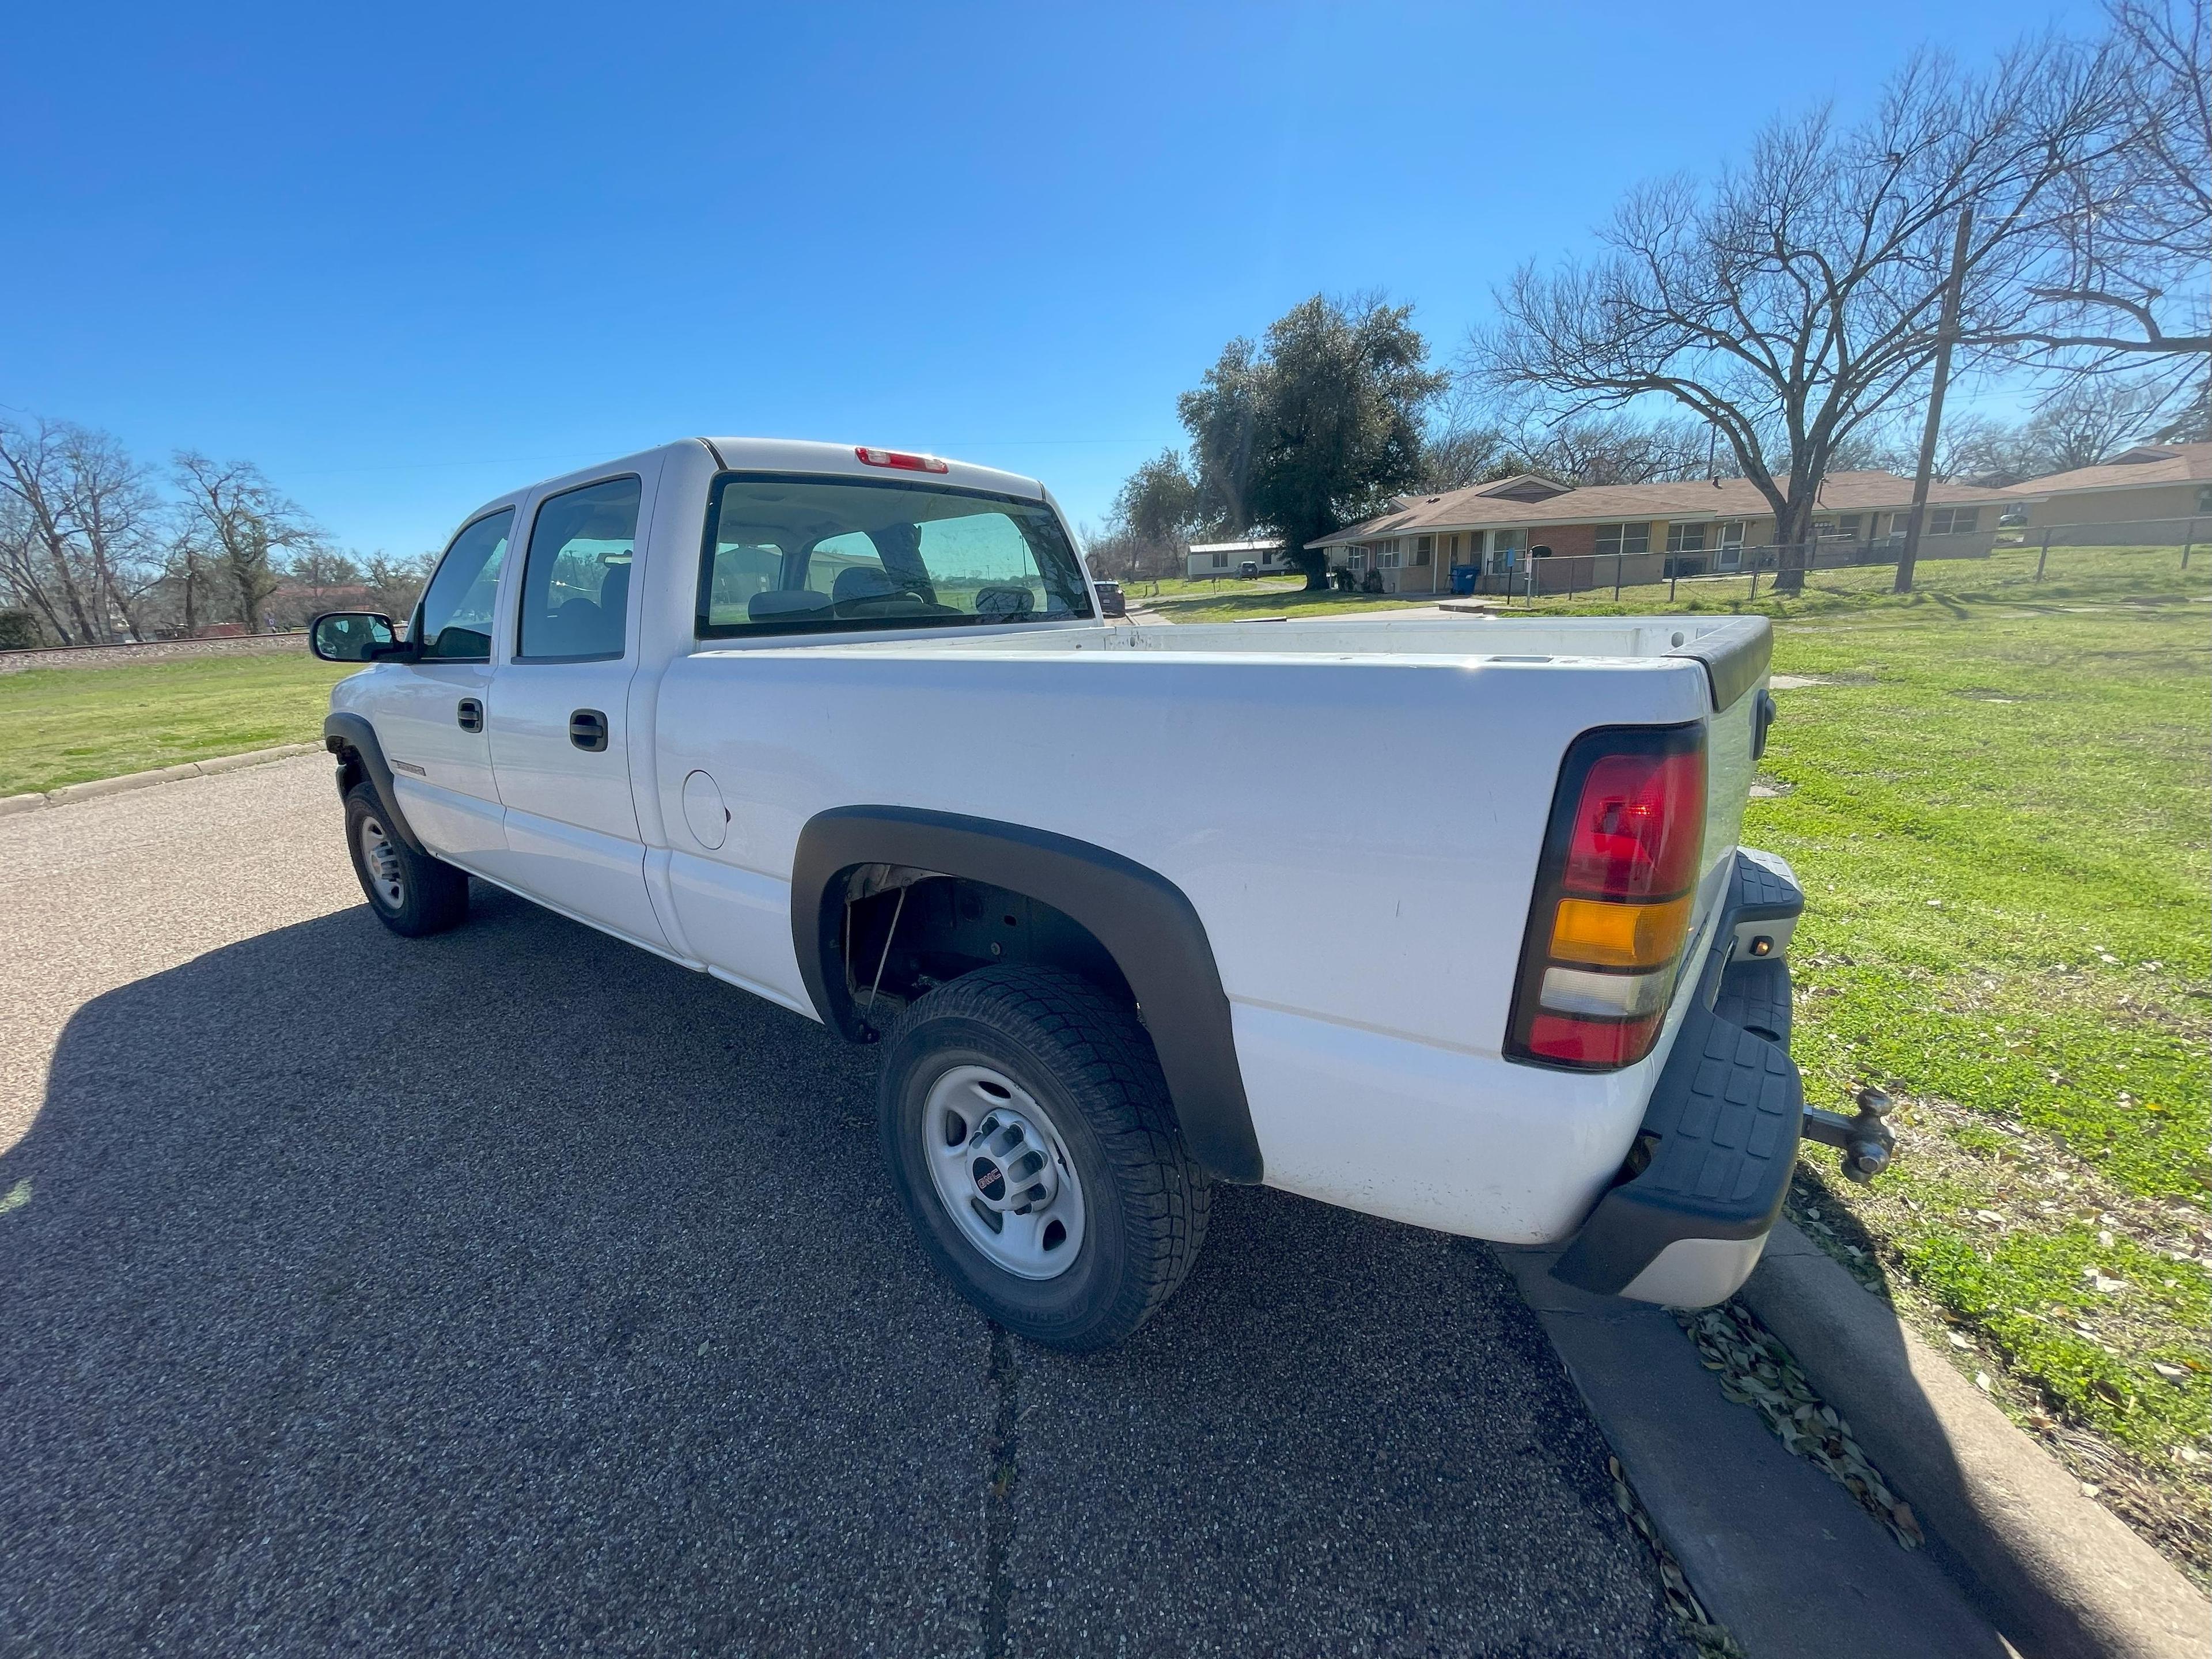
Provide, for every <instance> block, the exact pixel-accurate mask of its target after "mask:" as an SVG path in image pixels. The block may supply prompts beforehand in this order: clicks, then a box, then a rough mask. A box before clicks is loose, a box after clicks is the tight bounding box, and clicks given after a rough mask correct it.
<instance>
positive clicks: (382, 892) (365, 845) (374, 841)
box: [361, 812, 407, 910]
mask: <svg viewBox="0 0 2212 1659" xmlns="http://www.w3.org/2000/svg"><path fill="white" fill-rule="evenodd" d="M361 866H362V869H364V870H366V871H368V884H369V889H370V890H371V891H373V892H374V894H375V895H376V896H377V897H378V898H379V899H380V900H382V901H383V903H384V906H385V908H386V909H390V910H398V909H402V908H404V907H405V906H406V903H407V884H406V883H405V882H404V881H403V880H402V879H401V878H400V875H399V849H398V848H396V847H394V846H393V845H392V837H391V836H389V835H387V834H386V833H385V829H384V825H383V823H382V822H381V821H380V819H379V818H378V817H377V816H376V815H375V814H374V812H372V813H369V814H368V816H367V817H363V818H362V821H361Z"/></svg>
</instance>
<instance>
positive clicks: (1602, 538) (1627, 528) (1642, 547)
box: [1597, 523, 1651, 554]
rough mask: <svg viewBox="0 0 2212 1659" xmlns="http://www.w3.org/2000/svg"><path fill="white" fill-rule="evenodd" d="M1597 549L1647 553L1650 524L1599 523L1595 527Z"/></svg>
mask: <svg viewBox="0 0 2212 1659" xmlns="http://www.w3.org/2000/svg"><path fill="white" fill-rule="evenodd" d="M1597 550H1598V551H1599V552H1600V553H1601V554H1607V553H1649V552H1650V550H1651V526H1650V524H1649V523H1644V524H1601V525H1600V526H1598V527H1597Z"/></svg>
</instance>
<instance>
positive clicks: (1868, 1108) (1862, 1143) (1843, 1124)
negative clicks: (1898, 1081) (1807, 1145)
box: [1805, 1088, 1897, 1186]
mask: <svg viewBox="0 0 2212 1659" xmlns="http://www.w3.org/2000/svg"><path fill="white" fill-rule="evenodd" d="M1857 1100H1858V1107H1859V1109H1858V1113H1857V1115H1856V1116H1854V1117H1845V1116H1844V1115H1843V1114H1842V1113H1841V1112H1824V1111H1822V1110H1821V1109H1820V1108H1819V1107H1817V1106H1808V1107H1807V1108H1806V1109H1805V1138H1806V1139H1808V1140H1817V1141H1819V1142H1820V1143H1821V1144H1822V1145H1823V1146H1840V1147H1841V1148H1843V1153H1844V1174H1845V1175H1847V1176H1850V1178H1851V1179H1852V1180H1853V1181H1856V1182H1858V1183H1859V1184H1860V1185H1862V1186H1864V1185H1865V1184H1866V1183H1867V1182H1870V1181H1872V1180H1873V1179H1874V1178H1875V1176H1878V1175H1880V1174H1881V1172H1882V1171H1883V1170H1886V1169H1887V1168H1888V1167H1889V1160H1890V1158H1891V1157H1892V1156H1893V1154H1894V1153H1895V1152H1896V1151H1897V1133H1896V1131H1894V1130H1893V1129H1892V1128H1891V1127H1889V1110H1890V1105H1891V1102H1890V1098H1889V1097H1888V1096H1887V1095H1886V1094H1884V1093H1882V1091H1881V1090H1879V1089H1875V1088H1865V1089H1862V1090H1860V1091H1858V1095H1857Z"/></svg>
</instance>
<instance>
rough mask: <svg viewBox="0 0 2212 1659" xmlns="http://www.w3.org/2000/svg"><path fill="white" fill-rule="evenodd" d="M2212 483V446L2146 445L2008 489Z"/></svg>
mask: <svg viewBox="0 0 2212 1659" xmlns="http://www.w3.org/2000/svg"><path fill="white" fill-rule="evenodd" d="M2207 481H2212V444H2145V445H2143V446H2142V447H2140V448H2137V449H2130V450H2129V451H2128V452H2127V453H2125V454H2122V455H2115V456H2114V457H2112V459H2111V460H2109V461H2106V462H2105V463H2103V464H2102V465H2098V466H2077V467H2075V469H2074V470H2073V471H2071V472H2054V473H2051V475H2050V476H2049V477H2043V478H2030V479H2027V481H2026V482H2025V483H2016V484H2012V485H2008V487H2007V488H2006V489H2005V494H2006V495H2011V496H2015V497H2018V496H2022V495H2026V496H2031V497H2033V498H2035V499H2037V500H2040V499H2041V498H2042V497H2044V496H2045V495H2070V494H2072V493H2073V492H2075V491H2076V490H2085V489H2142V488H2143V486H2144V485H2146V484H2179V483H2205V482H2207Z"/></svg>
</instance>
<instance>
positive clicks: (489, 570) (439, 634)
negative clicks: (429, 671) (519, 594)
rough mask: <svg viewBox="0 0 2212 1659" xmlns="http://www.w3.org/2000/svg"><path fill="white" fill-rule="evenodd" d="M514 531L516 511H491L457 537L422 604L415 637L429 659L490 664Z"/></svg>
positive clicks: (423, 658)
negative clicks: (504, 569)
mask: <svg viewBox="0 0 2212 1659" xmlns="http://www.w3.org/2000/svg"><path fill="white" fill-rule="evenodd" d="M513 529H514V509H513V507H506V508H503V509H501V511H499V512H497V513H487V514H486V515H485V516H484V517H483V518H481V519H478V520H477V521H476V522H475V523H474V524H472V525H470V526H467V527H466V528H465V529H464V530H463V531H462V532H461V533H460V534H459V535H458V536H456V537H454V538H453V545H452V546H451V547H448V548H447V550H446V556H445V557H444V558H442V559H441V560H439V561H438V569H437V574H435V575H434V576H432V577H431V578H430V585H429V586H428V587H426V588H424V589H423V590H422V604H421V605H418V606H417V607H416V611H415V628H414V637H415V638H416V639H418V640H420V641H422V660H423V661H426V662H428V661H431V660H436V661H439V662H489V661H490V660H491V619H492V607H493V605H494V604H495V601H496V599H497V597H498V593H499V571H500V567H501V565H502V564H504V563H506V562H507V538H508V536H509V535H510V534H511V533H512V532H513Z"/></svg>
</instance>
